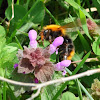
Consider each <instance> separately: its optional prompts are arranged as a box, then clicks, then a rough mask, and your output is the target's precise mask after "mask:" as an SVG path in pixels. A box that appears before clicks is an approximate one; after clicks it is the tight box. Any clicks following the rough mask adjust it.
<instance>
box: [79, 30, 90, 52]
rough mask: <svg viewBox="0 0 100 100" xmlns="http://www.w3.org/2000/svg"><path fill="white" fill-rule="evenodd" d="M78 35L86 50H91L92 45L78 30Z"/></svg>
mask: <svg viewBox="0 0 100 100" xmlns="http://www.w3.org/2000/svg"><path fill="white" fill-rule="evenodd" d="M78 35H79V37H80V41H81V43H82V46H83V47H84V50H86V51H87V52H88V51H90V50H91V49H90V46H89V44H88V42H87V40H86V39H85V38H84V36H83V35H82V34H81V33H80V32H79V31H78Z"/></svg>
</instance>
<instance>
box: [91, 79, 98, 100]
mask: <svg viewBox="0 0 100 100" xmlns="http://www.w3.org/2000/svg"><path fill="white" fill-rule="evenodd" d="M91 90H92V96H93V97H95V100H96V99H98V98H100V81H99V80H98V79H94V83H92V86H91Z"/></svg>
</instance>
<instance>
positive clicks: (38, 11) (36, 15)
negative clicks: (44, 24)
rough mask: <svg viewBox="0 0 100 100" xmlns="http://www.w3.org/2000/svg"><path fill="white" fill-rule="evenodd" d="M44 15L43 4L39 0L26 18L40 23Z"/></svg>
mask: <svg viewBox="0 0 100 100" xmlns="http://www.w3.org/2000/svg"><path fill="white" fill-rule="evenodd" d="M44 15H45V11H44V4H43V2H41V1H40V2H38V3H37V5H35V7H34V8H33V9H32V11H31V12H30V16H29V18H28V19H29V21H32V22H34V23H40V22H41V21H42V20H43V18H44Z"/></svg>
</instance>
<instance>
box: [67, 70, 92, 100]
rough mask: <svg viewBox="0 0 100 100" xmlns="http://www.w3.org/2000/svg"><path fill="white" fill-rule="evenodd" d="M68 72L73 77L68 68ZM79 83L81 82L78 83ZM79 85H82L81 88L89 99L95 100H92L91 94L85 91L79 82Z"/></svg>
mask: <svg viewBox="0 0 100 100" xmlns="http://www.w3.org/2000/svg"><path fill="white" fill-rule="evenodd" d="M66 71H67V72H68V73H69V74H70V75H72V72H71V71H70V70H69V69H68V68H66ZM78 82H79V81H78ZM79 84H80V87H81V88H82V90H83V91H84V93H85V94H86V95H87V96H88V97H89V99H90V100H94V99H93V98H92V96H91V95H90V94H89V92H88V91H87V90H86V89H85V87H84V86H83V85H82V84H81V82H79Z"/></svg>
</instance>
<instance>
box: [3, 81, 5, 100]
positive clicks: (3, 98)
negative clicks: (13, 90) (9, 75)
mask: <svg viewBox="0 0 100 100" xmlns="http://www.w3.org/2000/svg"><path fill="white" fill-rule="evenodd" d="M3 100H6V82H3Z"/></svg>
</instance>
